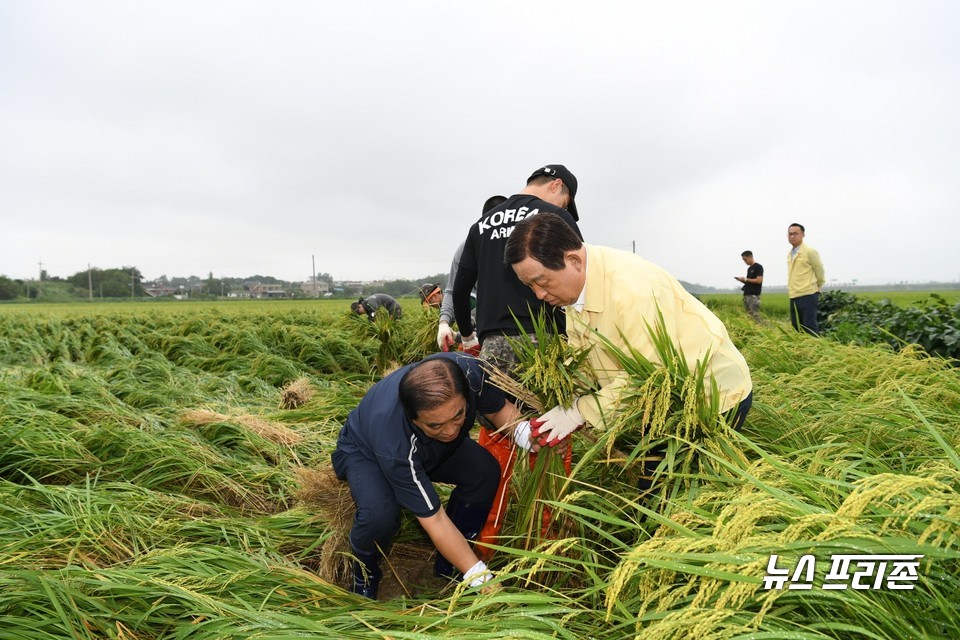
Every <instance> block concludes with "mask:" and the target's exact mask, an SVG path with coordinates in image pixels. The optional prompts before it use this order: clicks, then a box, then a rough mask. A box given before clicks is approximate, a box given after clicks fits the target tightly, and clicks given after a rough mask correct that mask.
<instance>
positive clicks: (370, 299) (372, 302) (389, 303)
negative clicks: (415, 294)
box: [350, 293, 403, 322]
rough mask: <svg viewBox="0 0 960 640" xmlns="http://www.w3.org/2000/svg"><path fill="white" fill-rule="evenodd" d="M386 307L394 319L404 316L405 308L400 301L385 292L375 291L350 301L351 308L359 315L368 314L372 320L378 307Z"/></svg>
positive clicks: (371, 320) (368, 317)
mask: <svg viewBox="0 0 960 640" xmlns="http://www.w3.org/2000/svg"><path fill="white" fill-rule="evenodd" d="M381 308H382V309H384V310H385V311H386V312H387V313H388V314H390V317H391V318H393V319H394V320H399V319H400V317H401V316H403V309H402V308H401V307H400V303H399V302H397V301H396V300H394V298H393V296H388V295H387V294H385V293H374V294H373V295H369V296H367V297H365V298H360V299H359V300H357V301H356V302H352V303H350V309H351V310H352V311H353V312H354V313H355V314H357V315H358V316H364V315H365V316H367V319H368V320H370V322H373V319H374V318H375V317H376V315H377V309H381Z"/></svg>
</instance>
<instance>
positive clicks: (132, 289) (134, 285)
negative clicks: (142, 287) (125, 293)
mask: <svg viewBox="0 0 960 640" xmlns="http://www.w3.org/2000/svg"><path fill="white" fill-rule="evenodd" d="M136 272H137V271H136V270H135V269H130V302H133V294H134V292H136V290H137V276H136V275H134V274H135V273H136Z"/></svg>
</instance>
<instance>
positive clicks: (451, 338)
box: [437, 196, 507, 355]
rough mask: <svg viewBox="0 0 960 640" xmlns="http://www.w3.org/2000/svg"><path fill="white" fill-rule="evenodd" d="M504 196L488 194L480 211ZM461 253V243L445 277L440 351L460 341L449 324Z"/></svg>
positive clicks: (472, 310)
mask: <svg viewBox="0 0 960 640" xmlns="http://www.w3.org/2000/svg"><path fill="white" fill-rule="evenodd" d="M506 200H507V197H506V196H490V197H489V198H487V199H486V201H485V202H484V203H483V208H482V209H481V210H480V213H481V214H483V213H486V212H487V211H490V210H491V209H493V208H494V207H496V206H499V205H500V204H502V203H504V202H506ZM462 254H463V243H462V242H461V243H460V245H459V246H458V247H457V250H456V251H455V252H454V253H453V261H452V262H451V263H450V275H449V276H448V277H447V287H446V289H444V290H443V303H442V304H441V305H440V324H439V326H438V327H437V346H438V347H439V348H440V350H441V351H449V350H450V349H451V348H453V345H455V344H457V343H458V342H461V336H460V333H459V332H455V331H454V330H453V329H452V328H451V325H453V324H454V320H455V316H454V313H453V283H454V282H455V281H456V279H457V266H458V265H459V263H460V256H461V255H462ZM476 301H477V288H476V287H474V288H473V290H471V292H470V321H471V322H472V323H474V324H476V322H477V304H476ZM478 353H480V349H479V348H475V349H474V350H473V355H477V354H478Z"/></svg>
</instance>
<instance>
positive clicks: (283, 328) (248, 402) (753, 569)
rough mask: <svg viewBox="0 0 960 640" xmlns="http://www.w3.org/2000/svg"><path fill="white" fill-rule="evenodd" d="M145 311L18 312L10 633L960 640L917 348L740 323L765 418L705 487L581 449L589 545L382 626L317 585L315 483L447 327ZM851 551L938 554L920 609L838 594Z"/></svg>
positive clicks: (4, 552) (952, 518)
mask: <svg viewBox="0 0 960 640" xmlns="http://www.w3.org/2000/svg"><path fill="white" fill-rule="evenodd" d="M137 306H138V305H130V307H129V308H125V309H123V310H122V311H121V310H119V309H117V306H116V305H112V306H110V307H109V308H105V307H98V306H96V305H90V306H88V307H86V308H85V309H72V310H70V311H69V312H66V311H61V312H55V313H50V314H43V313H36V310H35V309H33V310H31V311H30V312H29V313H23V312H20V311H16V312H12V311H11V310H10V308H5V309H4V310H3V312H0V586H2V591H0V637H4V638H7V637H9V638H126V639H131V638H236V639H240V638H264V639H266V638H269V639H278V640H279V639H280V638H292V637H297V638H349V637H357V638H369V637H404V638H433V637H461V638H571V639H573V638H577V639H580V638H630V637H640V638H677V639H680V638H683V639H686V638H838V639H841V638H842V639H844V640H846V639H860V638H863V639H867V638H871V639H875V638H891V639H892V638H897V639H900V638H956V637H960V610H958V609H960V604H958V599H957V597H956V594H957V593H958V592H960V549H958V545H960V494H958V490H960V456H958V454H957V445H958V442H960V377H958V371H957V370H956V369H953V368H951V367H949V366H946V364H945V363H944V362H942V361H939V360H935V359H931V358H929V357H927V356H925V355H924V354H923V353H921V352H919V351H917V350H914V349H906V350H904V351H902V352H900V353H892V352H890V351H889V350H885V349H881V348H875V347H858V346H847V345H842V344H839V343H837V342H833V341H828V340H817V339H814V338H810V337H807V336H803V335H799V334H796V333H793V332H791V331H783V330H782V326H778V325H773V326H768V327H756V326H754V325H753V324H752V322H750V321H749V320H746V319H745V318H743V317H742V310H741V309H739V308H736V309H731V310H729V311H726V310H721V311H720V313H721V315H722V317H723V319H724V320H725V321H726V322H727V325H728V327H729V328H730V330H731V334H732V336H733V337H734V340H735V341H736V342H737V344H738V345H739V346H740V347H741V349H742V351H743V353H744V355H745V357H746V358H747V361H748V362H749V364H750V366H751V370H752V374H753V379H754V386H755V398H756V400H755V404H754V409H753V411H752V413H751V414H750V417H749V419H748V422H747V425H746V427H745V429H744V431H743V433H742V434H731V435H730V436H729V438H728V439H727V440H725V441H723V442H721V443H719V445H720V446H719V447H717V446H710V447H707V446H703V454H704V455H706V456H712V458H713V460H714V463H715V464H713V465H712V466H711V468H712V469H713V471H712V473H711V475H709V476H705V477H701V478H699V479H698V480H699V482H698V483H697V484H696V485H695V486H696V487H697V489H696V491H695V492H693V491H692V492H691V493H689V494H687V495H683V496H680V497H678V498H677V499H675V501H674V502H673V503H672V504H670V505H669V508H667V509H665V510H659V511H652V510H650V509H648V508H647V505H646V504H645V503H643V502H641V501H639V500H638V498H637V495H636V490H635V488H634V486H633V484H632V482H631V481H629V480H628V478H630V477H631V470H630V469H629V468H625V466H624V462H623V461H622V460H616V459H613V458H610V459H607V458H604V457H598V456H596V455H595V453H596V452H595V451H593V450H588V443H589V439H588V438H587V437H586V435H587V434H580V436H579V437H578V439H577V440H576V446H575V451H576V454H577V458H578V459H579V460H580V461H581V462H582V463H581V464H578V465H577V466H576V467H575V470H574V475H573V477H572V480H571V482H570V483H569V484H568V485H567V487H566V488H565V489H563V490H562V491H563V492H562V493H559V494H558V495H557V497H556V500H554V501H552V502H551V506H552V507H553V509H554V511H555V512H556V513H563V514H564V516H565V517H568V518H569V519H571V520H572V521H573V523H574V526H573V527H572V528H571V530H570V531H569V532H565V534H564V536H563V537H561V538H558V539H556V540H550V541H546V542H544V543H543V544H542V545H541V546H540V547H537V548H533V549H530V550H520V548H519V546H513V545H512V541H511V540H505V541H504V549H503V550H502V551H500V552H498V553H497V555H495V556H494V560H493V567H494V569H495V570H496V571H497V572H498V576H499V579H500V580H501V583H502V585H503V590H502V591H500V592H499V593H497V594H495V595H491V596H480V595H478V594H476V593H475V592H474V591H471V590H452V589H447V590H445V591H444V592H442V593H439V594H436V593H424V594H421V595H416V596H413V597H404V598H399V599H395V600H390V601H384V602H376V603H373V602H369V601H364V600H361V599H359V598H357V597H354V596H352V595H349V594H347V593H346V592H345V591H344V590H343V589H341V588H340V587H338V586H336V585H333V584H330V583H328V582H326V581H324V580H322V579H320V578H319V577H318V576H317V574H316V570H315V569H316V566H317V559H318V556H319V553H320V549H321V547H322V545H323V543H324V541H325V540H326V539H327V537H328V536H330V535H331V530H330V526H329V524H328V523H327V522H325V521H324V520H323V518H322V517H320V516H319V515H318V513H317V512H316V510H315V509H314V508H313V507H311V506H310V504H308V503H305V502H301V501H300V500H299V498H298V496H299V495H300V493H299V491H300V489H301V487H300V486H299V484H298V477H299V475H298V471H299V470H302V469H303V468H311V467H312V468H316V467H321V466H325V465H326V464H327V463H328V460H329V453H330V451H331V450H332V448H333V446H334V442H335V438H336V434H337V432H338V430H339V428H340V425H341V423H342V421H343V419H344V418H345V416H346V414H347V413H348V412H349V411H350V409H352V407H353V406H354V405H355V403H356V402H357V400H358V399H359V398H360V397H361V396H362V394H363V392H364V391H365V390H366V388H368V387H369V385H370V384H372V382H373V381H374V380H375V379H377V377H378V376H379V375H380V374H381V372H382V367H385V366H389V363H390V362H392V361H394V360H396V361H408V360H415V359H417V358H419V357H420V356H422V355H423V353H426V352H427V351H428V350H429V348H430V345H431V341H432V337H433V335H432V334H433V329H434V323H435V317H432V316H430V315H429V314H421V313H419V312H417V310H415V309H408V314H407V315H406V316H405V317H404V319H403V320H402V321H400V322H399V323H396V324H395V325H379V326H378V325H377V324H376V323H373V324H371V323H367V322H366V321H365V320H363V321H358V319H356V318H351V317H347V315H346V314H345V313H344V312H343V309H342V306H336V307H324V306H320V305H315V306H304V307H302V308H300V307H292V306H288V305H285V304H282V303H277V304H262V305H250V306H236V307H226V306H221V305H210V306H196V307H191V308H187V307H179V306H173V305H171V306H170V307H169V308H167V307H166V306H162V307H161V306H160V305H150V306H143V307H142V308H141V309H136V308H135V307H137ZM237 310H241V312H239V313H237V312H236V311H237ZM301 378H306V379H307V381H308V382H309V386H310V387H311V388H312V390H313V391H314V393H313V396H312V398H310V399H309V400H308V401H307V402H306V404H304V405H302V406H299V407H297V408H292V409H281V408H279V407H280V397H281V389H282V387H283V386H284V385H286V384H287V383H289V382H291V381H293V380H295V379H301ZM714 444H718V443H714ZM691 446H701V443H691ZM520 466H521V465H518V468H519V467H520ZM691 486H693V485H691ZM511 517H514V518H515V517H517V514H515V513H514V514H511ZM404 530H405V531H404V532H403V533H402V534H401V535H402V536H403V535H406V536H408V537H409V536H416V535H417V525H416V524H415V522H413V521H410V520H408V521H405V525H404ZM841 553H857V554H891V553H894V554H922V555H923V556H924V557H923V559H922V561H921V563H920V572H919V577H918V580H917V582H916V584H915V585H914V588H913V589H912V590H905V591H891V590H889V589H879V590H854V589H844V590H825V589H822V588H821V586H822V580H823V575H824V574H825V573H826V571H827V570H828V569H829V566H830V561H829V559H830V556H831V555H832V554H841ZM771 554H777V555H778V556H779V557H780V560H779V564H780V566H794V565H795V564H796V562H797V560H798V559H799V558H800V557H801V556H803V555H807V554H812V555H814V556H816V558H817V580H816V582H815V585H814V588H813V589H811V590H809V591H804V590H791V589H782V590H772V589H771V590H765V589H764V588H763V582H764V581H763V575H764V572H765V570H766V567H767V563H768V561H769V558H770V555H771ZM424 562H425V563H426V562H427V560H426V559H424ZM791 563H793V564H791Z"/></svg>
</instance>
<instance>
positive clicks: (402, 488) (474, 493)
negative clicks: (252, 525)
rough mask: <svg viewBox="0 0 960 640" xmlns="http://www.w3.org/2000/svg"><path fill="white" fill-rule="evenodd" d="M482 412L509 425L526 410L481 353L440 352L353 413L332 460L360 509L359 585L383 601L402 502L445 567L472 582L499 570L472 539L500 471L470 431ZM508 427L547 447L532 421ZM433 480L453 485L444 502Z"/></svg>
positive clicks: (438, 568) (354, 534)
mask: <svg viewBox="0 0 960 640" xmlns="http://www.w3.org/2000/svg"><path fill="white" fill-rule="evenodd" d="M478 415H483V416H484V417H485V418H486V419H487V420H488V421H489V422H490V424H492V425H493V427H494V428H500V427H504V426H507V425H511V424H514V423H516V421H517V420H518V418H519V415H520V412H519V410H518V409H517V407H516V405H514V404H513V403H512V402H510V401H509V400H507V398H506V397H505V396H504V394H503V392H502V391H500V390H499V389H498V388H497V387H495V386H494V385H493V384H491V383H490V382H488V381H487V373H486V372H485V371H484V369H483V367H482V366H481V364H480V362H479V361H478V360H477V359H475V358H472V357H470V356H467V355H464V354H462V353H437V354H434V355H431V356H427V357H426V358H424V359H423V360H421V361H420V362H418V363H415V364H411V365H407V366H405V367H403V368H401V369H398V370H397V371H395V372H393V373H391V374H390V375H388V376H387V377H386V378H384V379H383V380H381V381H380V382H378V383H376V384H375V385H373V387H371V388H370V390H369V391H368V392H367V393H366V395H365V396H364V397H363V399H362V400H361V401H360V404H359V405H357V407H356V408H355V409H354V410H353V411H351V412H350V414H349V415H348V416H347V420H346V423H345V424H344V426H343V428H342V429H341V430H340V434H339V436H338V437H337V447H336V449H335V450H334V452H333V454H332V455H331V461H332V462H333V468H334V471H335V472H336V474H337V477H338V478H340V479H341V480H346V481H347V482H348V483H349V484H350V493H351V495H352V496H353V500H354V502H355V503H356V507H357V510H356V514H355V516H354V519H353V527H352V529H351V530H350V546H351V547H352V549H353V555H354V557H355V558H356V560H355V561H354V565H353V585H352V591H353V592H354V593H357V594H360V595H363V596H366V597H368V598H373V599H376V597H377V590H378V587H379V585H380V579H381V577H382V575H383V572H382V570H381V569H380V561H381V559H382V557H383V554H385V553H386V552H387V550H388V549H389V548H390V544H391V542H392V540H393V538H394V536H395V535H396V534H397V531H398V530H399V527H400V513H401V510H403V509H406V510H407V511H409V512H411V513H413V515H414V516H416V518H417V520H419V522H420V524H421V526H422V527H423V529H424V530H425V531H426V532H427V535H428V536H430V539H431V540H432V541H433V543H434V545H436V547H437V551H439V552H440V555H439V556H438V557H437V559H436V563H435V564H434V572H435V573H436V574H437V575H440V576H445V577H449V578H453V577H454V575H455V573H454V572H455V571H459V574H460V575H462V576H463V578H462V581H463V582H465V583H467V584H469V585H470V586H471V587H481V588H483V584H484V583H485V582H486V581H487V580H489V579H490V578H491V577H492V574H491V573H490V571H489V570H488V569H487V566H486V564H485V563H483V562H482V561H481V560H480V558H478V557H477V552H476V551H475V550H474V549H473V548H472V546H471V542H472V541H473V540H474V539H475V538H476V537H477V535H478V534H479V533H480V528H481V527H482V525H483V523H484V522H485V521H486V518H487V514H488V512H489V511H490V507H491V505H492V504H493V497H494V493H495V492H496V490H497V483H498V481H499V478H500V466H499V465H498V464H497V461H496V460H495V459H494V458H493V456H491V455H490V454H489V453H488V452H487V451H486V450H485V449H484V448H483V447H481V446H480V445H479V444H477V443H476V442H475V441H474V440H472V439H471V438H470V430H471V428H472V427H473V424H474V421H475V419H476V417H477V416H478ZM507 433H509V434H511V435H510V437H512V438H513V439H514V441H515V442H516V444H517V446H519V447H522V448H524V449H527V450H529V449H531V447H532V448H533V449H534V450H536V449H537V448H539V447H537V445H533V444H531V442H530V437H529V434H530V423H529V422H520V423H519V424H516V425H515V426H514V427H508V431H507ZM434 482H443V483H447V484H452V485H454V489H453V491H452V492H451V493H450V498H449V499H448V500H447V505H446V507H445V508H444V507H443V506H441V504H440V497H439V496H438V495H437V492H436V489H434V487H433V483H434Z"/></svg>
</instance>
